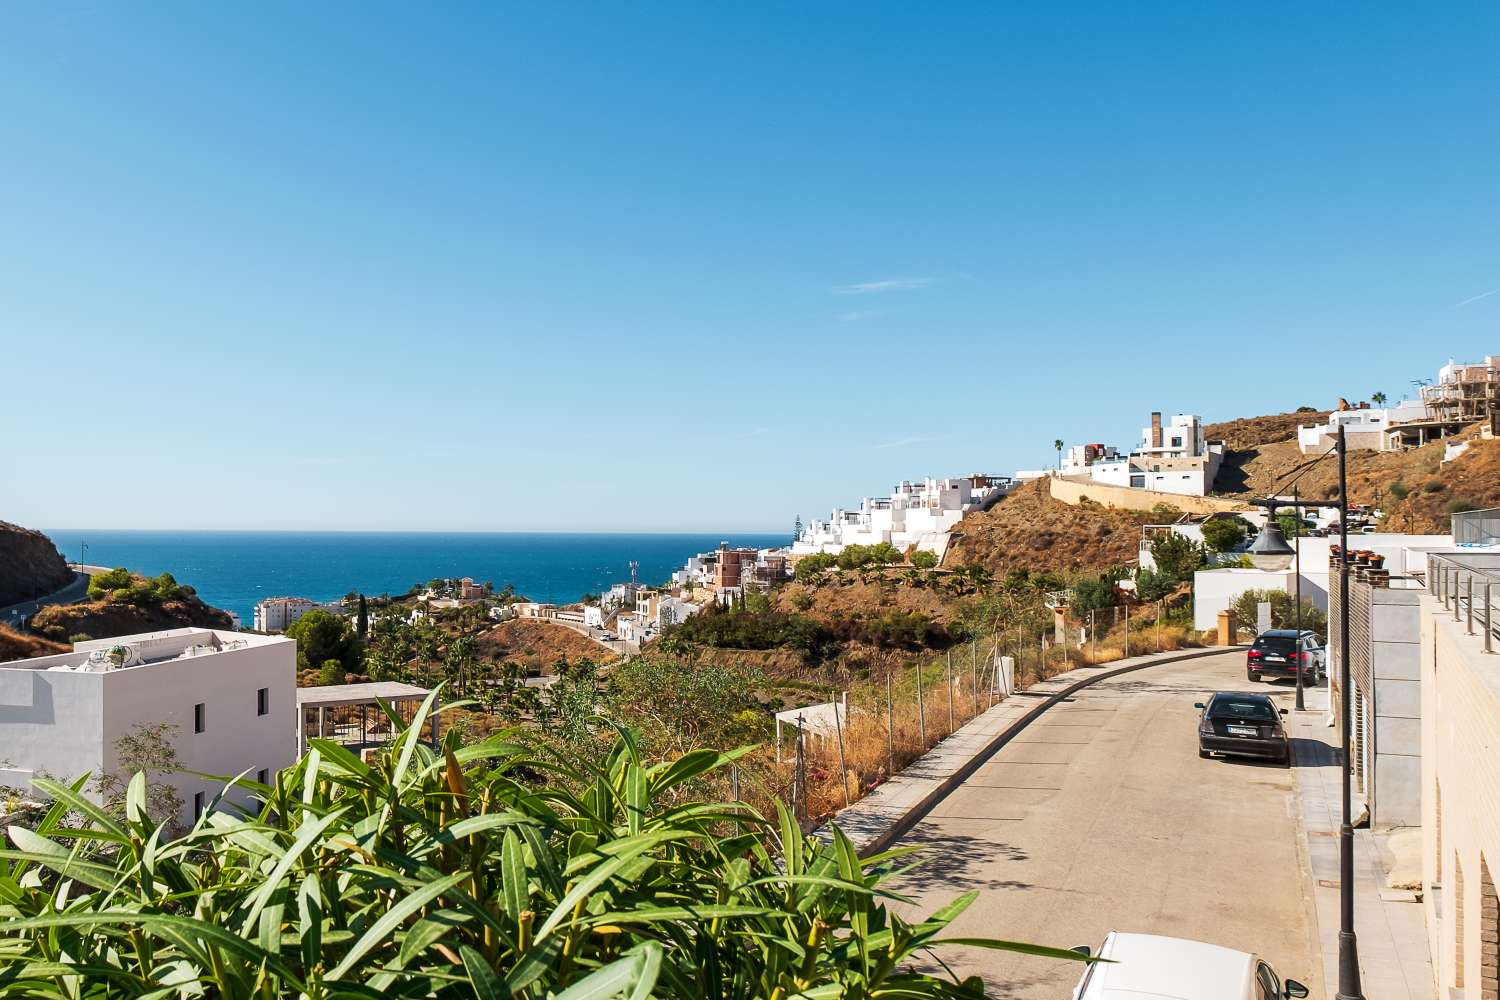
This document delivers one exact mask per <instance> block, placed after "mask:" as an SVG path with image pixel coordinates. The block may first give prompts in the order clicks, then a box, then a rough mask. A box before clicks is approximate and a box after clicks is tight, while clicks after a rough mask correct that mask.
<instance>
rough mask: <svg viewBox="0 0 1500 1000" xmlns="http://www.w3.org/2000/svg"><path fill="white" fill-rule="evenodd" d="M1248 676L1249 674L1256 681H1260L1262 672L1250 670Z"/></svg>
mask: <svg viewBox="0 0 1500 1000" xmlns="http://www.w3.org/2000/svg"><path fill="white" fill-rule="evenodd" d="M1246 676H1248V677H1249V678H1250V679H1251V680H1252V681H1254V682H1255V683H1257V684H1259V683H1260V674H1258V673H1256V672H1255V671H1254V670H1252V671H1250V672H1249V674H1247V675H1246Z"/></svg>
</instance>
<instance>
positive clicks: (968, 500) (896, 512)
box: [792, 475, 1011, 555]
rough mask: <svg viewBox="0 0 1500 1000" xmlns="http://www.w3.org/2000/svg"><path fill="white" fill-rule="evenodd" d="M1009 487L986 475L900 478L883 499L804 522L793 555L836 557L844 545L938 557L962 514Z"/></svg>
mask: <svg viewBox="0 0 1500 1000" xmlns="http://www.w3.org/2000/svg"><path fill="white" fill-rule="evenodd" d="M1010 486H1011V480H1010V479H1008V478H1005V477H1001V476H987V475H972V476H960V477H957V478H950V479H924V480H921V481H919V482H918V481H912V480H902V481H901V482H899V483H897V484H896V487H895V488H894V489H893V490H892V491H891V495H890V496H888V497H865V498H864V499H862V500H861V501H860V504H859V507H858V508H855V509H852V510H845V509H843V508H838V509H835V510H834V511H833V513H832V514H831V515H830V516H829V517H828V518H827V519H825V520H813V521H809V522H808V523H807V524H806V525H804V526H803V529H802V534H801V535H800V536H799V537H798V538H797V539H796V541H795V542H794V543H793V545H792V554H793V555H808V554H811V553H813V552H830V553H834V554H837V553H839V552H842V551H843V549H844V546H846V545H877V544H879V543H881V542H888V543H889V544H891V545H894V546H895V547H896V548H898V549H902V550H905V549H908V548H912V547H916V548H921V549H928V550H930V551H934V552H937V553H938V554H941V553H942V552H943V550H944V549H946V548H947V537H948V533H949V532H950V531H952V530H953V528H954V526H955V525H957V524H958V522H959V521H960V520H962V519H963V516H964V515H965V514H967V513H969V512H970V511H974V510H979V509H982V508H983V507H984V506H986V505H987V504H989V503H991V502H993V501H994V500H995V499H997V498H998V497H1000V496H1002V495H1003V494H1004V493H1005V491H1007V490H1008V489H1009V488H1010Z"/></svg>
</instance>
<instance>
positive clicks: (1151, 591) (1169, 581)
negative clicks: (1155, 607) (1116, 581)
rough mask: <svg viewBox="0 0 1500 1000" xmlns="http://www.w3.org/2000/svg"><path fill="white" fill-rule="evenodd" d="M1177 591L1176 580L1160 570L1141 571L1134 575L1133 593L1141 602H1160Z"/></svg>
mask: <svg viewBox="0 0 1500 1000" xmlns="http://www.w3.org/2000/svg"><path fill="white" fill-rule="evenodd" d="M1176 589H1177V578H1176V577H1175V576H1173V575H1172V574H1171V573H1163V572H1162V571H1160V570H1150V569H1143V570H1140V571H1139V572H1137V573H1136V574H1135V592H1136V596H1138V597H1139V598H1140V599H1141V600H1143V601H1160V600H1162V599H1163V598H1165V597H1166V596H1167V595H1168V594H1170V593H1172V591H1174V590H1176Z"/></svg>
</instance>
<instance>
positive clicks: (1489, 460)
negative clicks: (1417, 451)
mask: <svg viewBox="0 0 1500 1000" xmlns="http://www.w3.org/2000/svg"><path fill="white" fill-rule="evenodd" d="M1429 447H1430V446H1429ZM1401 485H1402V487H1404V488H1405V490H1406V491H1407V495H1406V497H1405V498H1404V499H1397V497H1396V496H1395V495H1389V496H1388V497H1387V500H1386V507H1385V509H1386V518H1385V520H1384V521H1382V522H1381V525H1380V527H1381V530H1382V531H1405V532H1411V533H1413V534H1429V533H1446V532H1448V531H1449V530H1451V521H1450V515H1451V514H1452V513H1453V511H1454V510H1455V509H1464V510H1479V509H1482V508H1485V507H1500V439H1495V438H1492V439H1490V440H1488V441H1480V440H1473V441H1471V443H1470V444H1469V450H1468V451H1466V452H1464V453H1463V454H1462V455H1460V456H1458V457H1457V458H1455V459H1454V460H1453V461H1451V462H1449V463H1448V464H1447V465H1444V466H1443V467H1442V471H1441V473H1440V474H1439V475H1436V476H1431V477H1428V478H1417V477H1412V478H1407V479H1403V480H1401ZM1396 492H1397V493H1400V492H1402V490H1401V489H1400V488H1398V489H1397V490H1396Z"/></svg>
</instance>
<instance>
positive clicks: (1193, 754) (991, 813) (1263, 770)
mask: <svg viewBox="0 0 1500 1000" xmlns="http://www.w3.org/2000/svg"><path fill="white" fill-rule="evenodd" d="M1244 655H1245V654H1244V652H1243V651H1234V652H1226V653H1225V654H1223V655H1222V656H1211V657H1205V658H1202V659H1197V660H1188V661H1181V662H1177V663H1169V664H1164V665H1162V666H1160V667H1155V668H1147V669H1145V670H1141V671H1137V672H1135V673H1130V674H1126V675H1123V676H1121V677H1118V678H1114V679H1111V680H1107V681H1101V682H1099V683H1098V684H1096V685H1094V686H1092V687H1090V688H1087V689H1085V690H1083V691H1080V692H1078V693H1077V694H1076V695H1073V696H1072V697H1071V698H1069V699H1067V700H1066V701H1064V702H1062V703H1060V704H1058V705H1056V706H1054V707H1053V708H1051V709H1049V710H1048V711H1047V712H1046V713H1045V714H1043V715H1042V716H1041V717H1040V718H1038V719H1037V720H1036V721H1035V722H1033V723H1032V724H1031V725H1030V726H1028V727H1027V729H1026V730H1025V731H1024V732H1022V733H1020V734H1019V735H1018V736H1017V737H1016V738H1015V739H1014V740H1012V741H1011V742H1010V743H1009V744H1008V745H1007V746H1006V747H1004V748H1003V749H1002V750H1001V751H1000V752H999V753H997V754H996V755H995V757H994V758H992V759H991V760H990V761H988V762H987V763H985V764H984V765H983V766H981V767H980V768H979V770H978V771H976V772H975V773H974V775H973V776H972V777H970V778H969V780H968V781H966V782H964V783H963V784H962V785H961V786H959V787H958V788H957V789H955V790H954V791H953V792H952V793H951V794H950V795H949V796H948V797H947V798H945V799H944V800H943V801H942V802H940V803H939V804H938V805H937V806H936V807H935V808H934V809H933V810H932V812H931V813H929V814H928V815H927V816H926V817H925V818H924V819H923V820H922V821H921V822H920V823H918V824H917V826H915V827H914V828H913V829H912V830H911V831H910V832H909V833H907V834H906V836H905V837H903V838H902V839H901V841H900V843H901V844H903V845H918V846H924V847H928V848H930V849H931V850H930V852H928V854H927V861H926V863H925V864H923V865H922V867H920V868H918V869H917V870H916V871H914V872H912V873H910V874H908V875H907V876H905V877H904V878H903V879H902V880H901V882H899V883H897V885H896V888H897V889H898V890H899V891H901V892H903V893H905V894H906V895H909V896H911V897H913V898H914V899H915V900H916V902H917V905H916V906H915V907H913V908H911V909H910V910H909V911H907V912H908V914H913V913H915V912H927V911H930V910H931V909H933V908H934V907H935V906H937V905H938V904H940V903H942V902H944V901H946V900H947V899H950V898H951V897H953V896H954V895H955V894H957V893H959V892H963V891H967V890H969V889H978V890H980V896H979V899H978V900H976V901H975V903H974V905H973V906H971V907H970V908H969V910H968V911H967V912H966V913H964V915H963V916H962V917H960V918H959V920H958V921H957V922H956V923H955V924H954V926H953V927H952V928H951V929H950V933H951V934H953V935H955V936H988V937H1002V938H1010V939H1013V940H1019V941H1029V942H1034V943H1038V944H1049V945H1057V946H1062V947H1071V946H1073V945H1080V944H1087V945H1090V946H1093V947H1097V946H1098V944H1099V942H1100V941H1102V940H1103V938H1104V935H1105V934H1106V933H1108V932H1109V931H1110V930H1128V931H1144V932H1149V933H1157V934H1171V935H1176V936H1180V937H1191V938H1196V939H1198V940H1202V941H1210V942H1213V943H1215V944H1222V945H1226V946H1229V947H1234V948H1239V949H1242V950H1246V951H1255V952H1258V953H1259V954H1261V955H1263V956H1264V957H1266V958H1267V959H1268V960H1269V961H1270V962H1271V963H1272V964H1273V965H1275V966H1276V968H1277V969H1278V970H1280V971H1281V973H1282V975H1283V976H1290V977H1291V978H1294V979H1300V980H1302V981H1303V982H1305V983H1306V984H1307V985H1308V986H1309V987H1310V988H1311V990H1312V995H1313V996H1314V997H1319V996H1322V995H1323V993H1322V990H1323V984H1322V976H1321V969H1322V963H1321V961H1320V960H1319V959H1318V958H1317V956H1318V951H1317V946H1316V940H1315V938H1316V935H1315V932H1314V929H1313V928H1314V923H1313V914H1312V909H1311V899H1310V894H1309V889H1308V887H1309V884H1310V882H1309V877H1308V876H1307V874H1306V871H1307V864H1306V859H1305V858H1304V857H1302V855H1301V853H1300V850H1299V848H1298V844H1299V838H1298V836H1297V827H1296V820H1295V819H1294V815H1295V811H1294V808H1293V800H1292V795H1293V776H1292V773H1291V771H1289V770H1288V769H1287V768H1284V767H1279V766H1275V765H1270V764H1260V763H1255V762H1241V761H1225V760H1218V759H1209V760H1203V759H1200V758H1199V757H1198V754H1197V732H1196V722H1197V711H1196V710H1195V709H1194V708H1193V703H1194V702H1196V701H1201V700H1203V697H1204V696H1205V695H1207V694H1210V693H1212V692H1213V691H1220V690H1255V691H1261V692H1265V693H1269V694H1272V695H1274V696H1275V697H1276V698H1277V700H1278V702H1280V703H1281V704H1282V705H1283V706H1285V707H1288V708H1290V706H1291V689H1290V687H1286V686H1278V685H1273V684H1250V683H1249V682H1248V681H1247V680H1246V679H1245V673H1244ZM943 959H944V960H945V961H947V962H948V963H949V964H950V965H951V966H952V967H953V969H954V971H956V972H958V973H960V974H961V975H971V974H979V975H981V976H983V977H984V979H985V981H986V985H987V988H988V992H989V995H990V996H992V997H1007V998H1028V1000H1029V998H1044V997H1045V998H1060V997H1067V996H1069V995H1070V994H1071V990H1072V987H1073V985H1074V983H1075V982H1076V980H1077V977H1078V974H1079V971H1080V968H1081V967H1080V966H1077V965H1073V964H1071V963H1063V962H1056V961H1050V960H1043V959H1036V958H1029V957H1025V956H1017V955H1012V954H1009V953H1006V952H992V951H985V950H980V949H949V950H946V951H945V952H944V953H943Z"/></svg>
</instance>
